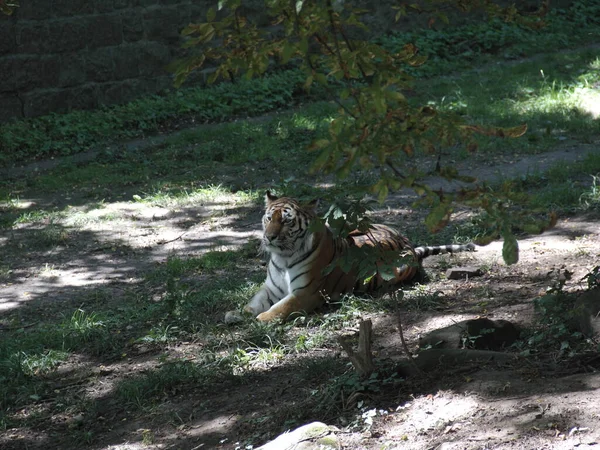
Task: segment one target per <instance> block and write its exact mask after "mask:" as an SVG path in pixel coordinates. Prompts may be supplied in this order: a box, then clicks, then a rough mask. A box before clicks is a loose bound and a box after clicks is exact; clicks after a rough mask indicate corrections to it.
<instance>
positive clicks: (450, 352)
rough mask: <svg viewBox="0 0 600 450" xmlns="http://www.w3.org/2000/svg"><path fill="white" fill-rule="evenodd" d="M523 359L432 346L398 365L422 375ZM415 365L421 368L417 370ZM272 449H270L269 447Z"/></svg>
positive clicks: (408, 372) (404, 372)
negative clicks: (473, 365)
mask: <svg viewBox="0 0 600 450" xmlns="http://www.w3.org/2000/svg"><path fill="white" fill-rule="evenodd" d="M519 360H522V358H521V357H519V356H518V355H516V354H515V353H503V352H494V351H490V350H468V349H457V348H441V349H439V348H432V349H430V350H423V351H421V352H419V354H418V355H417V357H416V358H414V359H413V363H412V364H411V363H408V362H402V363H400V364H399V365H398V373H399V374H401V375H402V376H406V377H408V376H422V375H423V373H422V372H426V373H427V372H430V371H433V370H436V369H438V368H443V370H450V369H451V368H453V367H462V366H465V365H470V364H473V363H475V364H478V365H480V366H483V365H486V364H510V363H514V362H517V361H519ZM415 366H416V367H417V368H418V369H419V370H421V372H419V371H418V370H416V368H415ZM269 450H270V449H269Z"/></svg>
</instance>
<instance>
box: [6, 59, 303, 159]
mask: <svg viewBox="0 0 600 450" xmlns="http://www.w3.org/2000/svg"><path fill="white" fill-rule="evenodd" d="M301 83H302V74H301V73H300V72H299V71H297V70H295V71H294V70H293V71H286V72H281V73H272V74H269V75H267V76H265V77H264V78H261V79H260V80H252V81H251V82H250V81H247V80H240V81H239V82H238V83H235V84H230V83H225V84H221V85H218V86H212V87H211V88H210V89H203V88H189V89H182V90H180V91H178V92H176V93H174V94H173V95H169V96H165V97H160V96H157V95H154V96H149V97H145V98H141V99H139V100H136V101H133V102H131V103H128V104H125V105H120V106H115V107H111V108H102V109H100V110H97V111H74V112H71V113H69V114H60V115H59V114H50V115H48V116H43V117H39V118H35V119H28V120H22V121H18V122H15V123H7V124H2V125H0V166H8V165H14V164H17V163H20V162H23V161H27V160H30V159H39V158H47V157H50V156H66V155H71V154H75V153H79V152H81V151H84V150H86V149H88V148H89V147H90V146H92V145H94V144H97V143H99V142H106V141H109V140H115V139H119V138H121V139H123V138H131V137H135V136H143V135H144V134H146V133H151V132H156V131H158V130H161V129H163V128H165V127H167V128H168V127H170V126H173V125H174V123H173V122H175V123H176V124H178V125H181V124H182V123H184V124H185V123H193V122H213V121H222V120H225V119H231V118H233V117H236V116H239V115H242V114H243V115H248V116H249V115H260V114H263V113H265V112H268V111H272V110H274V109H277V108H282V107H289V106H291V105H294V104H295V103H296V102H297V101H298V100H299V98H306V95H305V93H304V92H303V91H302V89H301V85H302V84H301Z"/></svg>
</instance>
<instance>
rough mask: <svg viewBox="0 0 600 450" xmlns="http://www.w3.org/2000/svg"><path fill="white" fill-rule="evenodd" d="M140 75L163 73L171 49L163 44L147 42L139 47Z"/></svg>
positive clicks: (165, 71)
mask: <svg viewBox="0 0 600 450" xmlns="http://www.w3.org/2000/svg"><path fill="white" fill-rule="evenodd" d="M139 50H140V55H139V58H140V59H139V61H140V66H139V67H140V75H142V76H148V75H165V74H166V73H167V69H166V66H167V65H168V64H169V63H170V62H171V50H170V49H169V47H168V46H167V45H165V44H161V43H158V42H148V43H146V44H144V45H142V46H140V47H139Z"/></svg>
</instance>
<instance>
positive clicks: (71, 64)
mask: <svg viewBox="0 0 600 450" xmlns="http://www.w3.org/2000/svg"><path fill="white" fill-rule="evenodd" d="M85 81H86V62H85V58H84V56H83V54H81V53H64V54H62V55H60V70H59V74H58V85H59V86H61V87H68V86H76V85H79V84H82V83H84V82H85Z"/></svg>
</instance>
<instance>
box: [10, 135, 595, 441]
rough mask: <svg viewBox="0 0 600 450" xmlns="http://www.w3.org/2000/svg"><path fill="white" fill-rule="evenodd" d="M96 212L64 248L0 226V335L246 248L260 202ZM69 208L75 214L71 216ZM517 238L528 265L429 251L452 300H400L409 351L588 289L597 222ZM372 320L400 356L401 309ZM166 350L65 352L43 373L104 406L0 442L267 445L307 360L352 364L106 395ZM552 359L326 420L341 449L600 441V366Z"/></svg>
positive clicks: (375, 399)
mask: <svg viewBox="0 0 600 450" xmlns="http://www.w3.org/2000/svg"><path fill="white" fill-rule="evenodd" d="M589 150H591V148H583V147H578V148H563V149H561V150H558V151H556V152H553V153H550V154H544V155H539V156H535V157H534V156H532V157H526V158H515V159H514V160H513V161H507V162H505V163H504V165H502V164H498V163H496V164H495V165H486V164H483V163H482V164H481V165H479V166H477V167H471V168H470V170H472V171H474V172H475V173H477V174H478V175H479V177H480V178H481V179H489V180H491V179H494V177H496V176H498V175H497V174H501V175H502V176H518V175H520V174H525V173H527V172H528V171H532V170H543V169H544V168H545V167H547V164H550V163H551V162H552V163H554V162H556V161H559V160H565V161H573V160H576V159H578V158H580V157H582V155H584V154H585V153H586V152H587V151H589ZM21 200H22V201H24V202H27V201H30V202H35V203H36V204H50V203H53V202H54V203H55V204H56V203H61V202H65V201H68V202H69V203H70V204H74V205H76V206H73V208H74V209H75V210H77V209H81V210H82V211H83V210H85V208H86V206H85V204H83V202H78V201H77V199H73V198H71V199H68V200H66V199H57V198H47V197H45V196H44V195H43V194H42V195H40V196H38V197H36V198H31V199H21ZM410 200H411V194H410V193H402V194H401V195H400V194H398V195H395V196H391V197H390V198H389V200H388V202H387V203H386V204H385V205H384V207H383V208H382V209H381V210H380V211H377V212H375V214H376V216H377V217H378V219H380V220H382V221H385V222H386V223H390V224H394V225H395V226H396V227H397V228H399V229H400V230H402V229H407V228H409V227H413V226H422V225H421V224H422V219H423V216H422V214H421V213H419V212H412V211H410V210H408V209H407V208H408V205H409V204H410ZM78 204H79V206H77V205H78ZM97 211H98V212H97V214H98V215H99V218H98V219H99V220H97V221H90V222H89V223H84V224H77V227H74V223H73V222H68V221H67V222H65V223H62V224H60V225H61V230H63V231H64V232H65V233H68V236H66V237H65V240H64V245H58V246H53V247H52V248H51V249H47V250H39V251H35V252H27V253H24V252H20V251H19V248H20V244H21V243H23V242H25V240H26V239H29V238H30V236H31V235H32V233H36V231H39V230H40V229H42V228H44V226H46V225H47V224H25V225H22V226H19V227H17V228H16V229H13V230H9V231H6V230H3V231H1V232H0V246H2V247H4V248H5V249H6V250H10V251H11V253H10V255H7V254H5V256H4V257H3V264H4V265H6V266H9V267H10V272H9V273H4V274H3V275H2V278H0V292H1V294H0V338H2V333H3V330H8V329H13V328H15V327H17V328H18V327H28V326H35V324H36V323H38V322H40V321H44V320H48V319H49V318H52V317H59V316H60V315H61V314H62V311H63V310H64V309H65V308H66V306H67V305H73V304H74V303H80V302H82V300H81V299H82V298H87V299H90V298H92V297H93V294H94V292H95V290H97V289H99V288H102V289H103V290H104V291H103V292H109V293H110V300H107V301H110V302H112V304H114V305H115V307H118V305H119V302H121V301H123V299H124V298H125V297H124V292H125V291H126V290H128V289H132V288H135V287H136V285H137V284H139V283H140V282H141V280H142V279H143V277H144V274H145V273H146V272H147V271H148V270H150V269H151V268H153V267H155V266H156V264H158V263H162V262H164V261H165V260H166V258H167V257H168V256H169V255H173V254H175V255H178V256H181V257H185V256H198V255H200V254H202V253H203V252H206V251H208V250H222V249H228V248H239V247H240V246H241V245H243V244H245V243H246V242H247V241H248V240H249V239H250V238H251V237H254V236H258V235H259V234H260V229H259V228H260V215H261V211H260V209H258V208H256V207H253V206H249V205H246V204H244V205H232V204H230V203H227V202H225V201H222V202H221V201H219V200H216V201H213V202H211V203H210V204H209V203H207V204H196V205H190V206H184V207H165V208H158V207H148V205H145V204H143V203H131V202H121V203H110V204H107V205H106V207H105V208H103V209H99V210H97ZM71 212H73V211H71ZM100 216H103V217H108V216H111V219H110V220H101V219H102V217H100ZM70 217H71V219H69V220H71V221H73V220H75V219H73V217H76V215H75V214H71V215H70ZM519 244H520V261H519V263H518V264H516V265H513V266H506V265H505V264H504V263H503V262H502V257H501V242H493V243H491V244H490V245H488V246H486V247H482V248H480V249H479V251H478V252H476V253H474V254H468V255H467V254H463V255H459V256H456V257H452V258H430V259H428V260H427V261H426V268H427V270H428V272H429V273H430V274H433V276H432V281H430V282H429V285H428V286H429V288H430V291H431V292H436V291H438V292H439V294H438V296H439V297H440V298H441V299H443V302H442V306H441V307H439V308H437V309H434V310H420V309H410V310H408V309H407V310H403V309H401V318H402V322H403V328H404V334H405V337H406V339H407V341H408V344H409V347H410V348H411V349H414V348H415V347H416V346H417V344H418V338H419V336H420V335H422V334H424V333H427V332H428V331H431V330H434V329H437V328H441V327H444V326H447V325H449V324H452V323H455V322H457V321H460V320H464V319H470V318H475V317H482V316H483V317H489V318H492V319H506V320H510V321H512V322H514V323H516V324H520V325H523V326H527V325H528V324H531V323H532V320H533V318H534V315H535V312H534V308H533V299H534V298H536V297H538V296H540V295H541V294H543V293H544V292H545V290H546V288H547V287H548V286H550V285H551V284H552V282H553V281H554V280H555V278H556V276H557V273H558V272H560V271H563V272H564V270H565V269H566V270H568V271H569V272H572V273H573V275H572V277H571V279H570V280H569V281H567V284H566V287H565V289H566V290H567V291H572V292H575V291H578V290H582V289H583V288H584V286H585V282H584V281H582V277H583V276H584V275H585V274H586V273H587V272H588V271H589V270H590V269H592V268H593V267H594V266H597V265H599V264H600V224H599V223H598V221H597V220H596V218H593V217H586V216H578V217H563V218H561V219H560V220H559V222H558V224H557V226H556V227H555V228H554V229H552V230H550V231H548V232H546V233H544V234H542V235H539V236H530V237H526V238H524V239H521V240H520V242H519ZM451 265H470V266H477V267H484V268H485V269H486V273H485V274H484V275H483V276H481V277H477V278H472V279H467V280H446V279H444V278H443V277H440V276H439V274H441V273H443V272H444V270H445V268H446V267H448V266H451ZM256 270H263V269H261V268H260V267H257V269H256ZM88 301H89V302H91V300H88ZM366 317H368V318H371V319H372V320H373V324H374V332H375V338H374V343H373V346H374V349H375V351H376V358H377V359H379V360H385V359H388V358H390V359H392V360H394V359H403V358H404V359H405V356H404V353H403V350H402V346H401V343H400V339H399V334H398V332H397V329H396V320H397V318H396V316H395V315H394V314H392V313H370V314H364V316H363V318H366ZM357 320H358V318H357ZM346 331H347V332H352V331H354V329H349V330H346ZM198 345H199V343H197V342H179V343H177V345H173V346H169V347H167V348H166V349H164V351H166V352H167V353H169V354H170V355H171V356H173V355H181V356H184V355H186V354H192V353H193V352H194V351H197V349H198ZM159 353H160V352H156V351H153V350H152V349H148V348H146V347H144V346H140V345H136V346H132V348H131V349H130V351H129V353H128V354H127V355H126V357H124V358H121V359H118V360H115V361H99V360H96V359H93V358H90V357H85V356H81V357H79V358H78V357H73V358H71V359H70V360H69V361H68V363H66V364H64V365H62V366H61V367H60V368H59V370H58V373H57V374H55V375H53V376H52V377H51V378H50V379H49V382H51V383H55V390H56V392H60V394H61V396H63V397H77V396H88V397H90V398H94V399H96V400H98V402H99V403H98V405H99V406H98V411H97V412H96V414H95V416H94V417H81V416H79V415H78V412H76V411H64V412H63V413H60V414H59V413H56V414H54V415H52V416H51V417H48V418H47V419H46V420H44V421H42V422H39V424H38V425H34V426H28V427H22V428H18V429H9V430H6V431H4V432H2V433H0V447H2V448H6V449H9V448H11V449H20V448H45V449H47V450H50V449H66V448H94V449H141V448H148V449H152V448H156V449H159V448H160V449H164V448H173V449H208V448H219V449H237V448H241V447H240V445H241V444H240V443H243V442H246V441H247V440H248V439H250V438H254V439H255V442H257V443H259V444H262V443H264V442H266V441H267V440H269V439H273V438H274V437H275V436H276V435H277V433H278V432H280V431H282V430H280V429H271V428H270V427H269V423H268V422H264V420H263V419H262V418H263V417H267V416H269V415H273V414H278V415H281V414H283V415H285V414H290V411H294V409H295V408H301V407H302V404H303V400H304V397H305V396H310V395H311V394H310V392H307V389H306V386H307V384H310V372H309V371H307V370H304V369H305V368H306V367H308V365H307V364H308V359H309V357H310V359H311V361H313V362H314V359H315V358H317V359H318V358H323V361H324V363H325V362H327V364H338V365H345V364H347V360H346V358H345V355H344V354H343V353H342V352H341V350H340V349H339V348H333V347H332V348H324V349H321V350H319V351H318V352H315V353H314V354H311V355H298V356H297V357H296V358H288V359H286V360H285V362H284V363H282V364H271V365H268V366H265V367H264V368H262V369H261V370H256V371H254V373H252V374H251V375H249V376H248V377H247V378H246V379H245V382H244V383H242V384H229V383H228V382H227V381H226V380H224V381H223V383H222V389H219V390H218V391H216V390H215V389H214V386H212V387H211V389H210V390H207V389H205V387H204V386H188V387H186V388H185V389H184V390H179V389H173V391H172V392H171V393H169V394H168V395H165V397H164V399H163V400H162V402H161V404H160V407H159V408H158V411H154V412H153V413H152V414H151V416H148V415H144V414H142V413H130V412H129V411H128V410H127V408H126V407H125V406H124V405H120V404H118V403H116V402H115V401H114V399H112V398H111V392H112V388H113V387H114V385H115V383H116V382H117V381H119V380H122V379H123V378H127V377H129V376H132V375H134V374H139V373H144V371H145V370H147V369H148V368H149V367H153V365H155V364H156V359H157V357H158V355H159ZM546 356H548V357H547V358H544V359H543V361H542V360H539V359H534V358H531V359H530V360H523V359H519V360H517V359H515V361H514V362H513V363H504V364H497V363H494V362H490V363H489V364H477V365H467V366H464V367H458V368H456V367H454V368H445V367H439V368H438V369H436V370H434V371H432V372H431V373H428V374H426V375H425V376H424V377H421V378H419V379H414V378H412V379H407V380H406V381H405V382H404V383H401V384H399V385H398V388H397V390H395V391H394V392H385V393H384V394H385V395H377V394H364V395H361V396H357V397H355V398H349V399H343V405H342V407H341V409H342V412H341V414H340V416H339V418H338V420H337V421H336V422H335V423H330V424H332V425H336V426H337V427H339V428H340V433H339V437H340V439H341V442H342V443H343V448H347V449H381V448H398V449H400V448H401V449H434V448H435V449H483V448H498V449H504V448H506V449H509V448H510V449H523V448H527V449H541V448H545V449H571V448H597V447H598V448H600V408H599V405H600V361H598V358H596V359H595V360H594V359H593V358H592V359H588V360H585V361H583V360H582V361H580V362H577V360H571V364H572V365H569V366H564V364H562V363H561V361H560V359H559V358H558V357H557V358H556V360H555V361H554V362H553V361H552V360H551V359H550V356H552V355H546ZM305 360H306V361H305ZM44 411H48V405H47V404H45V403H44V401H43V400H42V401H40V402H32V404H31V405H28V406H27V407H23V408H21V409H20V410H19V411H17V416H19V415H21V416H23V417H28V416H31V415H34V414H41V415H43V413H44ZM303 415H304V416H305V418H306V422H308V421H311V420H318V419H319V417H317V416H314V415H312V413H311V411H304V413H303ZM369 417H371V418H372V423H370V422H371V420H368V418H369ZM32 423H36V422H35V421H33V422H32ZM82 423H84V424H86V429H88V430H91V431H92V432H93V434H94V441H93V443H92V444H86V443H80V444H73V443H72V440H68V439H66V438H65V434H67V433H73V431H74V430H75V431H76V430H77V429H78V427H80V426H81V424H82ZM148 436H151V439H150V438H145V437H148Z"/></svg>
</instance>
